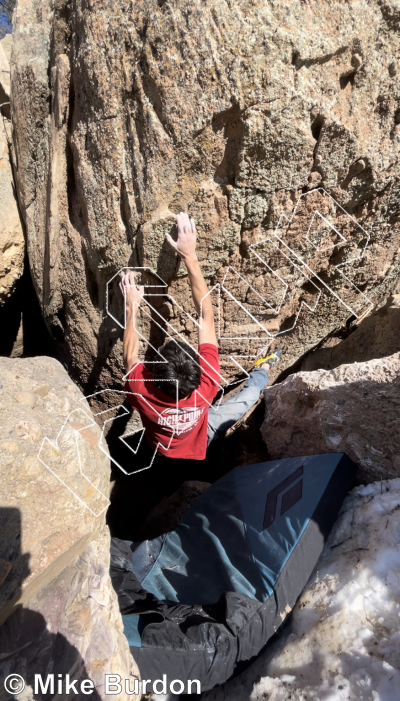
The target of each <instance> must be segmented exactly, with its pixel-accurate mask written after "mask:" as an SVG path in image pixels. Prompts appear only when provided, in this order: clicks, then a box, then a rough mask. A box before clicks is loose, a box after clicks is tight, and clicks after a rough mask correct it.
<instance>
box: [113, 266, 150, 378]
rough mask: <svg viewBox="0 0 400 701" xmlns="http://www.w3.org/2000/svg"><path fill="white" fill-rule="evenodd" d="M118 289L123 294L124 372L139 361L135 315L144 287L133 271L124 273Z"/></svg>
mask: <svg viewBox="0 0 400 701" xmlns="http://www.w3.org/2000/svg"><path fill="white" fill-rule="evenodd" d="M119 286H120V290H121V292H122V294H123V295H124V296H125V305H126V306H125V315H126V323H125V330H124V345H123V353H124V365H125V370H126V372H129V370H130V369H131V367H132V365H134V364H135V363H138V362H139V336H138V333H137V331H136V328H135V327H136V316H137V312H138V309H139V303H140V300H141V299H142V296H143V293H144V287H139V286H138V285H136V283H135V276H134V274H133V273H128V274H127V275H124V277H123V278H122V280H121V282H120V283H119Z"/></svg>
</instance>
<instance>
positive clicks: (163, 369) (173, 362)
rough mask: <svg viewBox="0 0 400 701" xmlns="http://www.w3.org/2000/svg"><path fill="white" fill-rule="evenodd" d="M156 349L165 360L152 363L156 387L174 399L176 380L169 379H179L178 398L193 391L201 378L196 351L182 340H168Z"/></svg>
mask: <svg viewBox="0 0 400 701" xmlns="http://www.w3.org/2000/svg"><path fill="white" fill-rule="evenodd" d="M158 350H159V352H160V353H161V355H162V356H163V358H165V360H166V361H167V362H166V363H156V364H155V365H153V373H154V378H155V380H156V383H155V384H156V387H157V388H158V389H160V390H161V391H162V392H164V393H165V394H168V396H169V397H174V399H175V397H176V382H171V380H179V383H178V399H183V398H184V397H187V396H188V394H191V393H192V392H194V390H195V389H197V387H198V386H199V385H200V380H201V370H200V367H199V365H198V357H197V353H196V351H194V350H193V349H192V348H191V347H190V346H188V344H187V343H183V342H182V341H168V342H167V343H164V345H163V346H161V348H159V349H158Z"/></svg>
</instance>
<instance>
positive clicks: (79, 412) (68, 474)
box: [0, 357, 139, 701]
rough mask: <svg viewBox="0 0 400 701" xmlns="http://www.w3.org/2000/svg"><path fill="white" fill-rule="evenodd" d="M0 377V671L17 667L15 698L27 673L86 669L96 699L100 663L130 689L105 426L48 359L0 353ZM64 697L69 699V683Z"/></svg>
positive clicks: (77, 673)
mask: <svg viewBox="0 0 400 701" xmlns="http://www.w3.org/2000/svg"><path fill="white" fill-rule="evenodd" d="M0 382H1V384H0V426H1V435H0V465H1V475H2V478H1V484H0V530H1V543H0V625H1V628H0V649H1V655H0V678H1V679H2V680H4V679H5V677H7V676H8V675H9V674H12V673H17V674H20V675H22V676H23V677H24V679H25V682H26V689H25V691H24V692H22V694H20V695H19V696H18V698H20V699H21V700H22V701H28V699H31V698H32V693H33V692H32V686H33V676H34V674H42V675H43V680H45V678H46V676H47V674H50V673H53V674H55V675H57V674H58V673H60V674H63V675H65V674H70V677H71V679H77V680H79V681H81V680H83V679H91V680H92V682H93V683H94V685H95V691H94V694H93V695H92V697H91V698H96V699H98V700H100V699H103V698H104V699H105V698H109V696H106V695H105V689H104V683H105V674H107V673H110V674H119V675H120V676H121V677H122V679H125V678H126V679H128V680H130V683H131V688H132V689H134V680H135V678H136V677H138V671H137V669H136V667H135V663H134V662H133V660H132V657H131V654H130V651H129V647H128V643H127V640H126V638H125V636H124V634H123V626H122V619H121V616H120V613H119V608H118V602H117V598H116V595H115V593H114V590H113V588H112V585H111V581H110V578H109V571H108V568H109V548H110V536H109V532H108V528H107V527H106V525H105V509H106V507H107V505H108V503H109V502H108V490H109V460H108V459H107V457H106V456H105V454H104V453H103V452H102V451H101V450H100V449H99V446H98V444H99V438H100V429H99V427H98V426H97V424H96V423H95V422H94V421H93V419H92V418H91V414H90V411H89V408H88V405H87V403H86V402H83V403H82V402H81V401H80V400H81V399H82V394H81V392H80V391H79V390H78V388H77V387H76V386H75V385H74V384H73V383H72V382H71V380H70V379H69V377H68V375H67V373H66V372H65V370H64V369H63V368H62V366H61V365H60V363H58V361H56V360H54V359H52V358H47V357H38V358H33V359H8V358H0ZM56 681H57V676H56ZM78 689H79V686H78ZM2 690H3V685H2ZM2 693H3V691H2ZM35 698H36V696H35ZM57 698H58V697H57ZM60 698H62V699H64V698H65V699H67V698H69V696H68V695H65V689H64V688H63V693H62V694H61V695H60ZM77 698H79V699H83V698H85V697H84V695H83V694H80V695H79V696H78V697H77ZM113 698H118V699H121V698H123V699H127V698H132V699H138V698H139V695H138V694H133V695H132V696H130V697H128V696H127V695H126V694H125V693H123V694H122V695H118V696H117V695H116V694H114V695H113Z"/></svg>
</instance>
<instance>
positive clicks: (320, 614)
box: [202, 479, 400, 701]
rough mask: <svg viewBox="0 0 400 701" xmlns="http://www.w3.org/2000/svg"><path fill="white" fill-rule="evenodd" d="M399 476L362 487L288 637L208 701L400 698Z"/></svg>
mask: <svg viewBox="0 0 400 701" xmlns="http://www.w3.org/2000/svg"><path fill="white" fill-rule="evenodd" d="M399 543H400V479H393V480H387V481H384V482H375V483H374V484H369V485H367V486H361V487H357V488H355V489H354V490H353V491H352V492H350V494H349V495H348V497H347V499H346V500H345V502H344V504H343V507H342V510H341V513H340V515H339V518H338V520H337V522H336V524H335V526H334V528H333V529H332V532H331V534H330V536H329V539H328V541H327V543H326V545H325V548H324V552H323V554H322V556H321V558H320V560H319V562H318V565H317V567H316V570H315V571H314V573H313V575H312V577H311V578H310V580H309V582H308V584H307V586H306V588H305V589H304V591H303V593H302V595H301V597H300V598H299V600H298V602H297V603H296V606H295V607H294V609H293V614H292V616H291V617H290V619H289V621H288V622H287V624H285V626H284V627H283V630H282V631H281V634H280V635H279V636H278V638H277V640H276V641H274V642H273V643H272V644H271V645H270V646H269V647H268V648H267V650H266V651H265V652H264V653H263V654H262V655H261V656H260V657H259V658H258V660H256V662H254V664H252V665H251V666H250V667H249V668H248V669H247V670H246V671H245V672H243V673H242V674H241V675H240V676H238V677H237V678H236V679H233V680H232V681H230V682H227V683H226V684H224V685H222V686H221V687H218V688H217V689H213V690H212V691H209V692H207V693H204V694H203V695H202V699H203V700H204V701H288V700H290V699H291V700H292V701H348V700H349V699H350V700H351V701H400V548H399Z"/></svg>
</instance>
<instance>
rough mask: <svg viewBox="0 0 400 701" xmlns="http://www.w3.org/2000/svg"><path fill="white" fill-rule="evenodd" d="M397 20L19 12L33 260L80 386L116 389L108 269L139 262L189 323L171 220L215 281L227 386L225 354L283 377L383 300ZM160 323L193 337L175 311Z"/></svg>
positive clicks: (392, 278) (153, 11)
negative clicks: (189, 219) (273, 353)
mask: <svg viewBox="0 0 400 701" xmlns="http://www.w3.org/2000/svg"><path fill="white" fill-rule="evenodd" d="M398 21H399V12H398V9H397V5H395V4H394V3H393V2H390V1H389V0H371V1H370V2H367V1H366V0H365V1H363V2H360V3H352V4H348V3H347V4H344V5H343V3H341V2H337V3H331V4H330V5H329V7H328V6H327V5H326V6H324V7H323V8H321V4H320V3H319V2H318V1H317V0H312V1H310V2H309V3H307V4H306V5H305V4H304V3H303V2H301V1H300V0H295V1H294V2H292V3H290V5H288V4H285V3H283V2H279V1H278V2H274V3H261V2H258V1H257V0H235V2H233V0H228V1H227V2H223V1H222V0H194V1H193V2H191V3H189V4H188V3H187V2H186V1H184V0H177V1H176V2H169V0H165V1H161V0H146V2H144V1H142V0H138V1H137V2H134V3H126V2H122V0H117V1H116V2H114V3H113V5H112V7H111V6H110V5H109V3H108V0H98V1H97V2H95V3H93V2H88V3H84V4H76V3H74V2H72V0H61V2H57V3H56V4H53V3H51V2H50V0H19V2H18V7H17V11H16V16H15V25H14V47H13V62H12V103H13V125H14V141H15V164H16V172H17V178H18V188H19V192H20V198H21V205H22V211H23V217H24V220H25V223H26V228H27V239H28V249H29V258H30V265H31V269H32V273H33V278H34V282H35V286H36V290H37V293H38V296H39V298H40V300H41V303H42V306H43V310H44V313H45V317H46V321H47V323H48V325H49V327H50V328H51V329H52V333H53V335H54V336H55V337H56V338H57V339H58V342H59V344H60V350H61V351H62V352H63V353H64V358H65V360H66V362H67V363H68V366H69V368H70V370H71V372H73V373H74V376H75V377H76V378H77V379H78V380H79V382H80V383H81V385H82V386H84V387H85V389H87V390H89V389H90V390H94V389H96V388H100V387H105V386H110V385H111V384H114V386H115V383H118V382H119V381H120V378H121V375H122V362H121V341H120V336H121V329H120V328H119V326H118V324H116V323H115V322H114V321H113V320H112V319H111V318H110V317H109V316H107V315H106V312H105V309H106V296H105V291H106V283H107V281H108V280H109V279H110V278H112V276H113V275H115V274H116V273H117V272H118V270H119V269H120V268H121V267H124V266H150V267H151V268H152V269H153V270H155V271H156V272H157V273H158V275H160V276H161V277H162V278H163V280H164V281H165V283H167V285H168V289H169V292H170V294H171V295H172V296H173V298H174V299H175V300H176V301H177V302H178V303H179V304H180V305H183V306H184V307H185V308H186V309H187V310H188V311H190V310H191V309H192V307H191V302H190V294H189V290H188V282H187V277H186V273H185V269H184V266H183V265H179V261H178V260H177V259H176V257H175V254H174V253H173V252H172V251H171V250H169V249H168V248H167V246H166V244H165V242H164V234H165V232H166V231H170V230H171V229H172V228H173V222H174V220H173V215H174V214H176V213H177V212H179V211H180V210H189V212H190V214H191V215H192V216H193V217H194V218H195V221H196V223H197V229H198V241H199V257H200V259H201V261H202V264H203V268H204V271H205V274H206V275H207V280H208V282H209V284H210V285H214V284H217V283H218V284H222V283H223V282H224V286H223V288H221V299H220V308H221V320H220V335H221V354H222V365H223V368H224V370H225V371H226V373H227V375H228V376H231V375H232V374H234V372H235V366H234V364H233V363H232V362H231V361H229V356H230V354H234V355H235V354H236V355H244V356H247V355H256V354H257V353H258V351H261V350H262V349H263V348H264V347H265V346H266V345H268V344H270V343H271V341H273V340H274V338H275V335H276V334H277V333H282V335H280V336H279V345H281V346H283V348H284V350H285V354H284V357H285V363H284V364H286V367H290V366H291V365H292V364H293V363H294V362H296V361H298V360H299V358H301V357H302V356H303V355H304V354H305V353H306V352H308V351H309V350H310V349H311V348H313V347H314V346H315V345H316V344H318V343H319V342H320V341H321V340H322V339H324V338H325V337H326V336H327V335H328V334H330V333H332V332H333V331H335V330H337V329H339V328H341V327H342V325H343V324H344V323H345V322H346V321H347V320H348V319H349V318H350V317H352V316H356V317H358V316H359V315H360V314H362V313H363V311H365V309H367V308H368V306H369V304H370V302H369V300H372V301H373V302H374V303H375V302H379V300H382V299H383V298H384V297H387V296H388V294H389V293H390V292H391V291H393V289H394V287H395V285H396V278H397V276H398V274H399V260H400V258H399V252H398V231H399V215H400V205H399V202H400V198H399V184H398V178H397V176H396V173H397V172H398V167H399V144H400V138H399V135H400V124H399V123H398V121H399V119H398V109H399V81H398V71H399V70H400V68H399V65H398V59H396V55H397V56H398V52H399V36H398V32H397V29H396V27H397V24H398ZM315 187H322V188H323V190H313V189H312V188H315ZM325 192H328V195H329V196H328V195H326V194H325ZM299 197H300V198H301V199H300V201H299ZM331 198H333V199H331ZM298 201H299V204H298V207H297V208H296V210H295V212H294V206H295V204H296V203H297V202H298ZM339 205H340V206H339ZM341 207H343V208H344V211H343V210H342V209H341ZM316 210H317V211H318V212H319V213H318V214H316ZM347 213H349V214H350V215H351V217H350V216H349V215H348V214H347ZM282 214H284V215H286V216H287V217H288V218H289V219H290V218H291V217H292V215H293V214H294V216H293V219H292V220H291V221H289V220H285V219H283V220H280V217H281V215H282ZM278 223H279V227H278ZM277 227H278V229H277ZM275 233H277V234H278V236H276V235H275ZM262 242H264V243H262ZM252 247H253V248H252ZM346 261H350V262H349V263H346ZM345 263H346V264H345ZM339 265H340V266H341V267H340V268H338V267H336V266H339ZM229 266H231V267H230V268H229ZM342 273H343V274H344V275H345V276H346V277H344V275H343V274H342ZM146 279H149V278H146ZM116 283H117V278H116V280H115V282H114V283H113V285H111V288H110V296H109V302H110V303H113V304H115V306H116V308H117V313H118V314H119V317H116V318H120V319H121V320H122V306H121V304H120V302H118V301H116V297H117V296H118V295H119V292H118V289H117V286H116ZM113 296H114V301H113V300H112V297H113ZM238 302H239V304H238ZM158 303H159V306H160V305H162V300H160V299H158ZM155 304H156V302H155ZM307 305H308V306H307ZM310 310H314V311H310ZM299 312H300V313H299ZM298 314H299V316H298ZM114 316H115V314H114ZM162 316H163V318H169V320H170V321H172V322H173V323H174V326H175V327H176V328H177V330H178V331H180V332H182V334H183V335H184V336H185V337H187V338H189V339H190V338H191V339H194V338H195V326H194V325H193V324H192V323H191V322H190V321H189V320H188V319H187V318H186V317H185V316H184V315H182V313H181V312H180V311H179V308H178V306H177V305H174V304H169V303H168V304H166V303H164V304H163V306H162ZM240 362H242V363H244V365H245V366H246V367H248V366H250V365H251V364H253V360H252V359H249V358H247V359H246V358H244V359H242V360H241V361H240ZM236 369H237V367H236ZM281 369H284V367H283V365H281V366H280V369H279V372H280V371H281ZM277 373H278V370H277V369H276V370H275V371H274V376H276V374H277ZM272 379H274V378H273V377H272Z"/></svg>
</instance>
